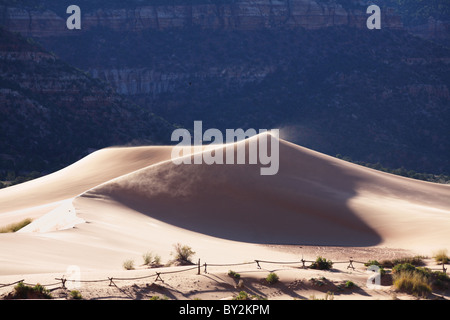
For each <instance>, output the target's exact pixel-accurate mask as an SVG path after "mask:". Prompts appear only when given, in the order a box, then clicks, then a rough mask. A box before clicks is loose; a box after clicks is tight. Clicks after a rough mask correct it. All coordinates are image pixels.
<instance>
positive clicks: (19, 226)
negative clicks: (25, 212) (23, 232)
mask: <svg viewBox="0 0 450 320" xmlns="http://www.w3.org/2000/svg"><path fill="white" fill-rule="evenodd" d="M32 221H33V220H31V219H30V218H26V219H24V220H22V221H20V222H16V223H11V224H9V225H7V226H5V227H2V228H0V233H10V232H16V231H19V230H20V229H22V228H23V227H25V226H27V225H29V224H30V223H31V222H32Z"/></svg>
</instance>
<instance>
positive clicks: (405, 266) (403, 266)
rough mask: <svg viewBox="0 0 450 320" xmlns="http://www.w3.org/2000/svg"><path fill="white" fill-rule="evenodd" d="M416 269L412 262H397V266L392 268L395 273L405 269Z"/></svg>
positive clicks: (412, 270)
mask: <svg viewBox="0 0 450 320" xmlns="http://www.w3.org/2000/svg"><path fill="white" fill-rule="evenodd" d="M415 270H416V267H415V266H413V265H412V264H410V263H402V264H397V265H396V266H394V267H393V268H392V272H394V273H399V272H404V271H411V272H414V271H415Z"/></svg>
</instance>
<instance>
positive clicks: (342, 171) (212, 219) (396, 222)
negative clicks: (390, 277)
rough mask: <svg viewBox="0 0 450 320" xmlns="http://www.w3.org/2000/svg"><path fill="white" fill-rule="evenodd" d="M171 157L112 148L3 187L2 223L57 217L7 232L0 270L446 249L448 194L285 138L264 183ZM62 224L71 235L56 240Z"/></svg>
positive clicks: (151, 150)
mask: <svg viewBox="0 0 450 320" xmlns="http://www.w3.org/2000/svg"><path fill="white" fill-rule="evenodd" d="M258 138H259V136H257V137H253V138H252V139H258ZM239 143H241V144H248V143H249V140H247V141H244V142H239ZM170 152H171V147H148V148H125V149H105V150H102V151H100V152H97V153H95V154H92V155H90V156H89V157H87V158H85V159H83V160H81V161H79V162H77V163H75V164H74V165H72V166H70V167H68V168H66V169H64V170H62V171H60V172H58V173H55V174H54V175H50V176H47V177H43V178H41V179H37V180H35V181H32V182H29V183H25V184H23V185H19V186H16V187H14V188H11V189H10V190H8V189H6V190H2V191H0V204H1V205H2V206H1V208H2V211H1V212H2V213H1V214H0V217H2V216H3V217H7V218H3V221H6V220H8V219H9V220H11V219H12V218H11V215H12V214H11V212H13V213H14V212H15V213H16V214H15V215H14V217H17V216H18V215H17V212H18V211H17V210H19V209H22V210H25V209H28V210H31V211H29V212H32V211H33V208H40V209H39V210H38V209H36V210H38V211H39V212H40V215H42V214H43V213H45V211H46V210H47V212H49V211H51V210H50V209H53V211H52V212H51V213H48V214H47V215H44V216H43V217H42V218H40V219H38V220H36V221H35V222H33V223H32V224H31V225H30V226H29V227H28V228H27V229H24V230H23V232H22V233H16V234H4V235H0V242H1V243H2V250H1V252H0V274H14V273H18V272H23V273H35V272H53V271H60V270H64V269H65V268H66V267H67V265H69V264H76V265H79V266H82V268H84V269H87V270H104V269H117V268H121V263H122V262H123V261H124V259H126V258H135V259H139V258H140V257H141V255H142V253H143V252H145V251H148V250H151V251H153V252H157V253H159V254H160V255H161V256H162V258H163V260H167V259H170V252H171V251H172V245H173V244H174V243H176V242H181V243H186V244H188V245H190V246H192V247H193V248H194V249H195V251H196V252H197V257H202V258H205V257H207V258H208V259H211V261H215V262H242V261H245V260H249V259H250V260H252V259H255V258H257V256H260V257H261V256H267V255H270V254H271V255H274V254H277V255H278V257H279V258H280V259H288V258H289V257H290V255H289V254H288V253H274V252H273V250H270V249H267V248H266V247H263V246H260V245H259V244H292V245H330V246H359V247H364V246H383V247H396V248H405V249H413V250H417V251H423V252H430V251H431V250H434V249H440V248H443V247H447V248H448V247H450V233H449V232H448V230H450V186H447V185H438V184H432V183H426V182H421V181H415V180H412V179H407V178H402V177H398V176H393V175H390V174H386V173H382V172H378V171H375V170H372V169H368V168H364V167H361V166H357V165H355V164H351V163H347V162H344V161H342V160H339V159H335V158H332V157H329V156H326V155H323V154H320V153H318V152H314V151H311V150H308V149H306V148H302V147H300V146H297V145H294V144H292V143H289V142H287V141H284V140H280V146H279V152H280V155H279V157H280V165H279V172H278V174H276V175H272V176H263V175H261V174H260V165H250V164H242V165H227V164H223V165H218V164H213V165H206V164H195V165H194V164H192V165H185V164H181V165H175V164H174V163H172V162H171V161H170V160H169V158H170ZM71 198H73V200H69V202H67V201H66V202H63V203H62V205H61V203H58V204H57V205H56V204H55V205H53V207H52V206H51V205H50V206H48V207H46V208H47V209H45V210H44V209H42V208H43V207H42V206H41V207H38V206H40V205H45V204H51V203H54V202H58V201H61V200H64V199H71ZM72 206H73V207H72ZM44 208H45V207H44ZM55 208H56V209H55ZM73 209H74V210H75V213H76V215H73V213H74V212H73ZM69 210H70V214H72V217H73V218H76V219H78V220H77V223H76V224H73V225H74V228H72V225H71V223H72V222H73V220H70V219H69V221H68V220H65V219H66V218H67V217H68V214H69ZM0 221H2V220H0ZM61 221H63V222H64V223H62V225H64V226H65V227H64V228H63V229H65V230H61V231H54V232H49V231H50V230H55V228H56V229H57V228H58V227H57V225H58V223H60V222H61ZM57 222H58V223H57ZM68 227H69V229H67V228H68ZM27 231H28V232H27ZM30 231H40V232H30ZM3 248H7V249H6V250H3Z"/></svg>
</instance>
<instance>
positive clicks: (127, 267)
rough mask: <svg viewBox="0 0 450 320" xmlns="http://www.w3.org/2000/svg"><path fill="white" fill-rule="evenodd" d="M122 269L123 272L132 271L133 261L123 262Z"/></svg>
mask: <svg viewBox="0 0 450 320" xmlns="http://www.w3.org/2000/svg"><path fill="white" fill-rule="evenodd" d="M123 268H124V269H125V270H133V269H134V261H133V260H131V259H129V260H125V261H124V262H123Z"/></svg>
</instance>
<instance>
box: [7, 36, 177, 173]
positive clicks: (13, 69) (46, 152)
mask: <svg viewBox="0 0 450 320" xmlns="http://www.w3.org/2000/svg"><path fill="white" fill-rule="evenodd" d="M0 115H1V117H0V177H1V176H2V175H4V174H5V173H6V172H8V171H12V172H15V173H16V174H18V173H21V172H24V171H25V172H27V171H28V172H29V171H33V170H36V171H42V172H49V171H53V170H56V169H59V168H61V167H64V166H66V165H68V164H70V163H72V162H74V161H75V160H77V159H79V158H80V157H81V156H83V155H86V154H87V153H89V152H90V151H92V150H95V149H99V148H104V147H108V146H111V145H117V144H126V143H130V142H132V141H133V140H135V141H136V140H140V141H145V143H156V144H158V143H162V142H166V143H167V142H168V140H169V139H168V138H167V137H170V133H171V131H172V130H173V128H172V127H171V126H170V125H168V123H167V122H165V121H164V120H162V119H161V118H158V117H156V116H154V115H152V114H150V113H149V112H148V111H146V110H143V109H142V108H139V107H138V106H136V105H134V104H132V103H131V102H130V101H127V100H125V99H124V98H123V97H121V96H119V95H118V94H116V93H115V92H114V91H113V90H112V89H111V88H110V87H108V86H107V85H105V84H104V83H102V82H101V81H99V80H98V79H94V78H92V77H90V76H89V75H88V74H87V73H85V72H83V71H81V70H78V69H76V68H74V67H71V66H69V65H68V64H66V63H64V62H63V61H61V60H60V59H58V58H57V57H56V56H55V55H54V54H52V53H50V52H48V51H46V50H45V49H44V48H42V47H41V46H40V45H38V44H37V43H34V42H33V41H32V40H30V39H28V40H27V39H25V38H23V37H21V36H20V35H17V34H14V33H10V32H8V31H6V30H4V29H2V28H0ZM164 139H165V140H164Z"/></svg>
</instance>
